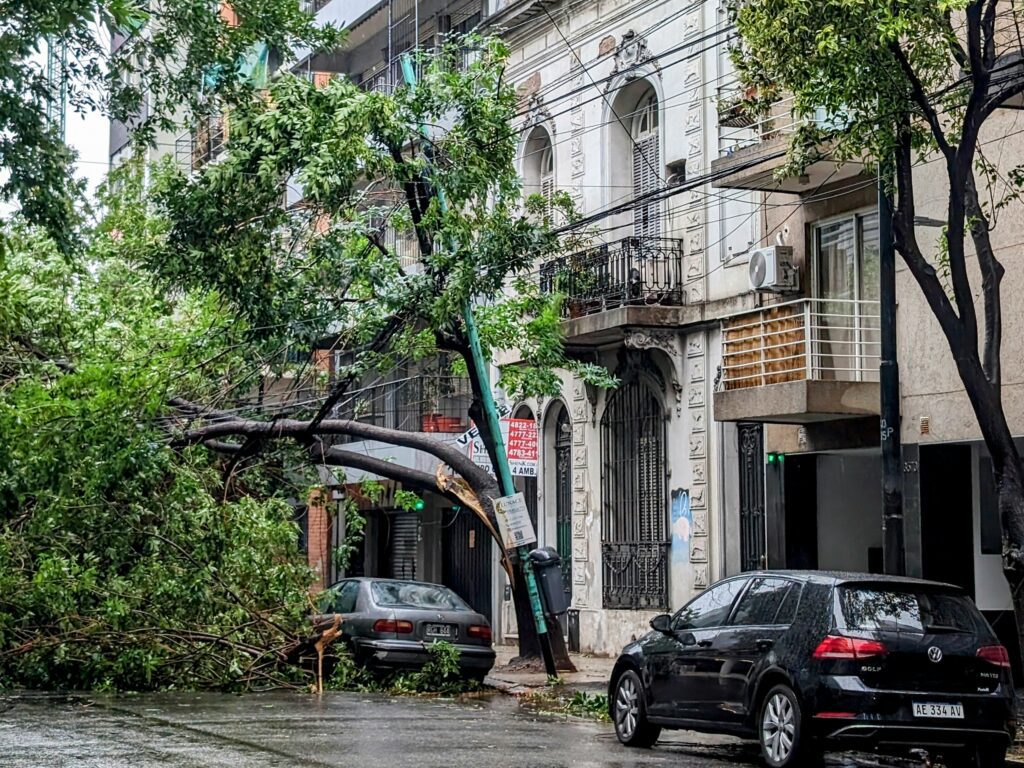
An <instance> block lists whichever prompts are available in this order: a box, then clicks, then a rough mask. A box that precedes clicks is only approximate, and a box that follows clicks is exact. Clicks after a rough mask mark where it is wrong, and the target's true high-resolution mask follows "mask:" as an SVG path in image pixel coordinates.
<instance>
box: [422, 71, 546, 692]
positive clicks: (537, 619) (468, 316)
mask: <svg viewBox="0 0 1024 768" xmlns="http://www.w3.org/2000/svg"><path fill="white" fill-rule="evenodd" d="M402 76H403V77H404V78H405V82H406V84H407V85H408V86H409V87H410V88H415V87H416V80H417V76H416V69H415V67H413V65H412V57H411V56H410V55H409V54H408V53H403V54H402ZM419 131H420V134H421V135H422V136H423V137H424V138H427V139H429V136H428V135H427V129H426V126H423V125H421V126H419ZM436 192H437V199H438V203H439V204H440V206H441V210H442V211H447V210H448V201H447V199H446V197H445V194H444V190H443V189H441V188H439V187H438V188H436ZM462 318H463V321H464V322H465V324H466V335H467V336H468V337H469V349H470V353H471V357H472V358H473V369H474V371H475V372H476V376H477V381H479V382H480V399H481V401H482V402H481V406H482V408H483V411H484V415H485V417H486V419H487V426H488V428H489V430H490V432H491V435H493V436H494V443H495V446H494V453H495V459H496V461H497V467H496V469H497V475H498V484H499V487H500V488H501V494H502V496H512V495H514V494H515V493H516V488H515V484H514V483H513V482H512V471H511V470H510V469H509V465H508V454H507V453H506V452H505V439H504V438H503V437H502V436H501V419H500V418H499V417H498V409H497V408H496V407H495V405H494V395H493V394H492V392H491V380H490V379H491V377H490V371H489V368H490V365H489V362H488V361H487V360H485V359H484V353H483V348H482V346H481V345H480V334H479V333H478V332H477V327H476V321H475V319H474V318H473V304H472V299H467V300H466V303H465V305H464V306H463V308H462ZM515 555H516V559H518V560H519V567H520V568H522V570H523V580H524V581H525V582H526V591H527V593H528V594H529V598H530V611H531V613H532V614H533V621H534V624H535V626H536V629H537V640H538V642H539V643H540V650H541V655H542V656H543V657H544V669H545V671H546V672H547V674H548V676H549V677H555V676H557V675H558V669H557V668H556V667H555V657H554V654H553V653H552V652H551V639H550V638H549V637H548V624H547V619H546V618H545V616H544V607H543V605H541V600H540V590H539V589H538V588H537V576H536V574H535V573H534V571H533V563H532V562H531V561H530V552H529V549H528V548H527V547H525V546H524V547H516V551H515Z"/></svg>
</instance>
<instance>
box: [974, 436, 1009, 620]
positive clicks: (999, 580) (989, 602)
mask: <svg viewBox="0 0 1024 768" xmlns="http://www.w3.org/2000/svg"><path fill="white" fill-rule="evenodd" d="M983 451H984V448H983V447H982V446H981V445H973V446H971V487H972V488H973V490H974V493H973V497H974V503H973V507H974V510H973V511H974V536H973V538H974V601H975V603H977V605H978V607H979V608H980V609H981V610H983V611H1008V610H1011V609H1012V607H1013V605H1012V603H1011V601H1010V586H1009V584H1007V583H1006V577H1005V576H1003V558H1002V557H1001V556H1000V555H983V554H981V492H980V480H981V478H980V476H979V472H980V467H979V466H978V459H979V458H980V457H981V455H982V452H983Z"/></svg>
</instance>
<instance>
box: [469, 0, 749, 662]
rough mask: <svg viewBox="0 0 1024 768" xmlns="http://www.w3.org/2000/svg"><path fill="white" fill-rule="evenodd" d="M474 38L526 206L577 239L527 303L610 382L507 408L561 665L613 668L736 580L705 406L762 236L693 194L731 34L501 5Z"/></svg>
mask: <svg viewBox="0 0 1024 768" xmlns="http://www.w3.org/2000/svg"><path fill="white" fill-rule="evenodd" d="M485 28H486V29H487V30H489V31H493V32H497V33H500V34H502V35H503V36H504V38H505V40H506V41H507V43H508V45H509V46H510V48H511V51H512V54H511V60H510V64H509V76H510V77H511V78H512V80H513V82H515V83H516V85H517V88H518V92H519V95H520V102H521V105H522V106H521V110H520V114H519V117H518V122H517V126H516V127H517V128H519V129H520V131H521V134H522V141H521V154H520V164H521V165H520V168H521V174H522V178H523V184H524V189H525V190H526V191H527V192H536V193H541V194H550V193H551V191H552V190H562V191H565V192H568V193H569V195H570V196H571V197H572V199H573V201H574V202H575V205H576V208H577V210H578V212H579V214H580V216H581V217H582V222H583V224H584V225H585V226H583V227H582V228H581V229H580V231H581V232H585V233H586V238H587V239H586V242H585V244H584V246H583V247H582V248H581V249H579V250H576V251H574V252H571V253H565V254H564V255H561V256H559V257H558V258H556V259H554V260H552V261H549V262H547V263H544V264H539V265H536V274H537V279H538V280H539V281H540V287H541V289H542V290H551V291H559V292H562V293H564V294H566V296H567V299H566V302H565V305H564V316H565V319H564V323H563V325H564V329H565V332H566V337H567V344H568V345H569V348H570V349H571V350H572V351H573V353H574V354H576V355H577V356H579V357H580V358H581V359H586V360H589V361H592V362H596V363H599V364H601V365H604V366H606V367H607V368H608V369H609V370H610V371H612V372H614V373H615V375H616V376H617V377H618V378H619V380H620V384H619V386H618V387H617V388H615V389H613V390H609V391H599V390H597V389H594V388H591V387H588V386H586V385H585V384H584V383H583V382H581V381H575V380H572V379H571V378H570V377H565V379H564V382H563V383H564V386H563V390H562V393H561V396H560V397H558V398H554V399H551V400H544V401H539V400H530V401H528V402H526V403H523V404H520V408H521V410H522V412H523V413H524V414H529V415H530V416H532V417H533V418H535V419H536V420H537V423H538V429H539V430H540V445H541V451H540V471H539V477H538V482H537V489H536V494H537V507H538V510H539V512H538V518H539V520H540V529H541V538H542V542H543V543H547V544H549V545H551V546H556V547H557V549H558V550H559V552H560V553H561V554H562V556H563V558H568V559H569V560H570V561H571V562H570V565H569V566H568V567H567V568H566V575H567V577H568V578H569V580H570V581H571V590H572V606H573V607H572V611H571V612H570V621H569V627H568V629H569V639H570V646H571V647H579V648H581V649H583V650H586V651H592V652H597V653H616V652H618V650H619V649H620V648H621V647H622V645H623V644H625V643H627V642H629V641H630V639H632V638H633V637H635V636H637V635H638V634H640V633H642V632H644V631H645V628H646V626H647V622H648V620H649V619H650V617H651V616H653V615H654V614H656V613H659V612H663V611H666V610H674V609H676V608H678V607H679V606H681V605H682V604H683V603H684V602H686V601H687V600H688V599H690V598H691V597H693V596H694V595H695V594H697V593H698V592H699V590H701V589H703V588H704V587H706V586H707V585H708V584H709V583H711V582H713V581H715V580H716V579H717V578H720V577H721V576H723V575H725V573H727V572H729V571H730V569H736V568H737V567H738V560H737V559H736V558H735V557H733V558H732V559H731V560H730V542H731V541H733V540H735V538H736V537H737V535H738V527H737V526H736V523H735V522H732V521H730V520H728V518H727V516H726V515H725V511H726V510H728V509H733V508H735V506H736V495H737V491H736V488H737V482H738V476H739V464H738V461H737V458H736V456H737V446H738V441H739V435H740V431H739V429H738V428H737V426H736V425H735V424H734V423H732V422H724V421H723V422H716V421H715V420H714V418H713V412H712V396H713V391H714V385H715V380H716V372H717V371H718V369H719V364H720V362H721V346H722V336H721V334H722V331H721V320H722V318H725V317H730V316H733V315H735V314H736V313H739V312H743V311H746V310H750V309H753V308H754V296H753V294H751V292H750V291H749V290H748V287H747V265H746V254H747V253H748V251H749V249H750V248H751V246H752V245H753V244H754V243H756V242H758V241H760V240H761V227H762V225H763V222H762V221H761V218H760V217H759V216H758V215H757V209H756V207H755V202H756V200H757V195H758V193H757V192H755V191H750V190H747V189H736V190H732V189H730V190H715V189H713V188H712V186H711V183H710V182H711V179H713V178H714V176H715V173H716V169H715V168H714V167H713V165H712V164H713V162H714V161H715V160H716V159H717V158H718V157H719V155H720V154H721V152H722V149H723V147H724V146H726V142H728V141H729V137H730V134H729V131H730V130H731V129H727V128H724V127H720V126H719V125H718V121H717V103H718V101H719V99H720V97H721V95H722V93H723V88H724V87H725V86H726V85H727V84H728V82H729V81H730V79H731V65H730V63H729V61H728V58H727V56H726V55H725V50H726V42H727V39H728V37H729V35H730V31H731V30H730V27H729V24H728V17H727V13H726V9H725V6H724V3H716V2H710V1H706V2H679V1H678V0H676V1H673V2H668V1H666V2H640V3H637V2H622V1H621V0H620V1H618V2H616V1H614V0H607V1H605V2H537V1H530V0H525V1H523V2H506V3H499V4H498V5H497V6H496V7H494V8H492V13H491V14H490V15H489V16H488V18H487V20H486V22H485ZM730 523H731V525H730ZM500 618H501V620H502V627H503V629H505V630H506V631H507V630H508V629H509V628H510V626H511V624H512V620H513V618H514V617H513V615H512V611H511V606H510V605H509V604H508V603H507V602H506V603H505V604H504V612H503V613H502V616H501V617H500Z"/></svg>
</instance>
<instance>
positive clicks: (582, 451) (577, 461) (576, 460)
mask: <svg viewBox="0 0 1024 768" xmlns="http://www.w3.org/2000/svg"><path fill="white" fill-rule="evenodd" d="M572 465H573V466H574V467H583V468H586V466H587V447H586V446H583V447H581V448H577V449H575V450H574V451H573V452H572Z"/></svg>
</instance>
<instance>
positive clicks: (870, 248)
mask: <svg viewBox="0 0 1024 768" xmlns="http://www.w3.org/2000/svg"><path fill="white" fill-rule="evenodd" d="M813 235H814V253H815V259H814V275H813V285H812V288H813V292H814V298H815V299H816V300H817V301H816V302H815V305H814V311H815V314H816V318H815V322H814V325H815V327H816V334H817V341H818V344H817V345H816V347H817V353H816V354H815V355H814V360H813V361H812V362H813V365H814V368H815V369H816V370H815V377H816V378H819V379H828V380H836V381H862V380H869V381H877V379H878V359H879V354H880V352H881V348H880V345H881V332H880V326H879V307H878V290H879V277H878V254H879V251H878V214H877V213H874V212H873V213H866V214H856V215H853V216H847V217H845V218H842V219H836V220H832V221H828V222H824V223H821V224H817V225H815V226H814V227H813Z"/></svg>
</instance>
